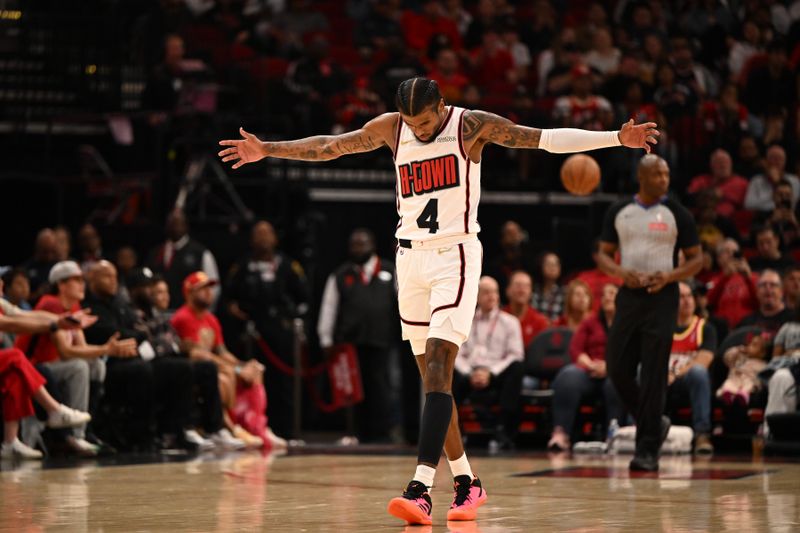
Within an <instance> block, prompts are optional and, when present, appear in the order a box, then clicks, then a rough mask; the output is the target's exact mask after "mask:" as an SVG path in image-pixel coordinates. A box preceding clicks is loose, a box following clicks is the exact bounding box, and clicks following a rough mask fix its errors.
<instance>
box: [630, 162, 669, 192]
mask: <svg viewBox="0 0 800 533" xmlns="http://www.w3.org/2000/svg"><path fill="white" fill-rule="evenodd" d="M636 177H637V179H638V180H639V193H640V194H645V195H647V196H648V197H652V198H653V199H655V198H660V197H661V196H664V195H665V194H667V192H668V191H669V165H667V162H666V161H665V160H664V158H662V157H661V156H657V155H655V154H647V155H645V156H644V157H643V158H641V159H640V160H639V166H638V167H637V172H636Z"/></svg>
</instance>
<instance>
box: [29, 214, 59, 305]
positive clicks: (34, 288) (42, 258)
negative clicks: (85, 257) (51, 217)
mask: <svg viewBox="0 0 800 533" xmlns="http://www.w3.org/2000/svg"><path fill="white" fill-rule="evenodd" d="M56 257H58V246H57V243H56V236H55V233H54V232H53V230H51V229H50V228H44V229H42V230H40V231H39V233H37V234H36V244H35V245H34V248H33V257H32V258H31V259H29V260H28V261H26V262H25V263H24V264H23V265H22V268H23V269H24V270H25V273H26V274H27V275H28V280H29V281H30V285H31V302H34V303H35V302H36V301H37V300H38V299H39V297H41V296H42V294H44V293H45V292H47V289H48V286H47V276H48V274H49V273H50V269H51V268H53V265H54V264H55V263H56Z"/></svg>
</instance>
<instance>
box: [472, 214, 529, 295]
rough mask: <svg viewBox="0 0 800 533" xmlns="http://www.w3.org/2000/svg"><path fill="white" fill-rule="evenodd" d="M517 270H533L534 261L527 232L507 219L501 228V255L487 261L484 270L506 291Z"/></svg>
mask: <svg viewBox="0 0 800 533" xmlns="http://www.w3.org/2000/svg"><path fill="white" fill-rule="evenodd" d="M517 270H524V271H525V272H533V270H534V261H533V257H532V255H531V253H530V250H529V248H528V234H527V232H526V231H525V230H523V229H522V226H520V225H519V224H517V223H516V222H514V221H513V220H507V221H506V222H505V223H504V224H503V226H502V227H501V229H500V255H498V256H497V257H495V258H493V259H491V260H489V261H487V263H486V265H485V267H484V272H486V275H487V276H490V277H492V278H493V279H495V280H496V281H497V283H498V285H499V286H500V290H501V291H505V290H506V287H507V286H508V278H509V277H510V276H511V274H512V273H513V272H516V271H517Z"/></svg>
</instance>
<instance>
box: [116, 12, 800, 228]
mask: <svg viewBox="0 0 800 533" xmlns="http://www.w3.org/2000/svg"><path fill="white" fill-rule="evenodd" d="M799 18H800V4H798V2H790V1H783V2H763V1H747V2H736V3H725V2H717V1H711V2H700V1H690V0H685V1H679V2H666V1H663V0H647V1H645V0H641V1H639V0H637V1H634V0H619V1H609V2H599V1H595V2H591V1H586V2H569V3H562V2H553V1H548V0H531V1H523V2H508V1H506V0H479V1H463V0H447V1H445V0H423V1H413V2H412V1H406V2H403V1H401V0H389V1H386V2H383V1H381V2H377V1H372V0H349V1H347V2H345V3H344V6H343V5H342V3H341V2H332V1H319V2H310V1H308V0H291V1H274V2H273V1H271V2H258V1H254V0H239V1H225V2H222V1H214V0H208V1H202V2H200V1H189V0H185V1H184V0H163V1H162V2H160V5H159V6H158V7H156V8H153V10H152V11H149V12H146V13H143V14H142V15H141V16H140V17H139V18H138V19H137V20H136V22H135V23H134V24H132V25H131V30H130V31H131V32H132V33H133V35H134V39H133V42H134V43H141V44H139V45H136V46H134V50H133V52H134V55H135V57H136V58H138V60H139V61H140V62H142V63H143V64H144V66H145V67H146V68H147V69H148V71H149V72H151V74H150V77H149V80H150V81H149V82H148V84H147V89H146V90H145V93H144V99H143V106H144V107H145V108H146V109H149V110H161V111H172V110H175V109H176V106H177V107H179V108H180V107H181V106H183V108H185V107H186V105H187V104H188V105H200V106H201V107H202V104H198V103H197V101H198V100H202V99H197V98H195V99H192V98H190V97H189V95H188V94H187V93H191V94H196V92H197V91H196V90H190V89H188V88H190V87H193V86H196V84H195V83H194V82H193V80H196V79H197V77H198V72H204V73H205V74H204V76H208V77H211V78H212V79H214V80H216V81H217V82H219V83H220V84H221V85H222V86H225V87H228V89H227V90H233V91H234V92H236V93H237V94H239V95H240V96H243V97H242V98H238V99H230V100H231V104H230V106H229V107H230V108H231V109H232V108H236V107H237V106H238V111H241V112H243V113H244V117H245V118H246V119H248V120H254V119H255V118H256V117H257V118H258V121H259V123H258V125H257V128H259V127H262V126H263V124H267V125H268V130H267V131H266V134H267V135H270V136H274V137H279V138H287V137H290V138H291V137H298V136H304V135H312V134H320V133H330V132H340V131H343V130H349V129H352V128H356V127H358V126H360V125H361V124H362V123H363V122H364V121H365V120H367V119H369V118H371V117H373V116H375V115H376V114H379V113H381V112H384V111H387V110H388V111H391V110H393V108H394V104H393V98H394V92H395V88H396V87H397V85H398V83H399V82H400V81H402V80H404V79H407V78H410V77H413V76H428V77H431V78H433V79H435V80H437V81H438V82H439V85H440V88H441V90H442V93H443V94H444V95H445V98H446V99H447V101H448V102H449V103H452V104H456V105H461V106H465V107H479V108H483V109H486V110H489V111H493V112H496V113H499V114H501V115H504V116H507V117H509V118H511V119H512V120H515V121H518V122H520V123H523V124H529V125H535V126H539V127H557V126H571V127H580V128H587V129H594V130H603V129H609V128H612V127H613V126H614V125H615V124H616V125H618V124H620V123H622V122H625V121H627V120H628V119H630V118H634V119H635V120H637V121H645V120H653V121H655V122H657V123H658V124H659V126H660V129H661V131H662V135H661V137H660V140H659V145H658V146H657V147H656V150H657V152H658V153H659V154H660V155H662V156H663V157H664V158H665V159H667V161H668V162H669V164H670V168H672V169H673V174H674V180H675V182H676V185H677V186H678V189H679V190H680V191H681V193H682V192H683V191H684V189H686V187H687V186H690V183H689V182H690V177H691V176H692V175H694V174H697V173H700V172H702V171H703V170H704V169H705V167H706V162H707V161H708V159H707V158H708V156H709V155H711V154H712V152H713V153H714V156H713V157H712V164H711V169H710V171H709V172H708V174H707V175H706V176H705V177H704V178H697V179H695V180H692V183H691V186H690V187H689V189H688V191H689V192H690V193H691V192H692V191H694V190H699V189H700V188H704V187H706V185H708V184H713V186H714V187H713V188H714V189H715V190H716V191H718V193H719V194H718V196H719V198H718V204H717V207H718V211H719V212H720V213H721V214H722V215H730V214H731V213H733V211H732V210H734V209H736V208H737V207H741V206H742V204H743V201H745V197H746V202H745V203H746V205H747V208H748V209H751V210H767V211H770V210H772V206H771V198H772V194H771V190H772V189H773V188H774V186H775V184H777V183H779V182H780V181H781V176H782V175H783V174H784V173H786V174H788V175H790V176H791V175H796V174H797V164H798V162H799V160H798V158H797V156H796V154H797V153H798V150H797V147H798V139H800V129H799V128H800V120H799V118H798V117H799V116H800V115H798V113H800V107H799V106H798V93H800V76H798V75H797V72H798V69H797V66H798V62H800V24H798V19H799ZM137 36H138V38H137ZM145 36H146V37H147V39H145V38H144V37H145ZM162 42H163V43H165V47H164V51H163V52H162V50H159V49H158V48H157V47H154V46H155V45H154V44H153V43H162ZM157 58H158V59H157ZM188 58H191V59H188ZM192 102H194V104H193V103H192ZM231 109H228V108H226V110H231ZM262 122H263V124H262ZM773 147H782V148H783V151H784V152H783V155H781V154H779V153H778V150H777V149H774V148H773ZM718 149H719V150H721V151H716V152H715V150H718ZM621 154H622V153H621V152H608V153H604V152H600V153H598V154H596V156H597V157H598V159H600V160H601V162H602V166H603V169H604V176H605V178H606V179H604V187H606V188H607V189H609V190H615V189H626V190H627V189H629V188H633V187H632V186H633V185H634V182H633V179H632V176H633V167H634V163H635V161H632V160H630V159H629V158H628V156H627V155H621ZM492 156H493V157H492V161H494V163H493V162H492V161H490V164H499V165H500V166H499V167H497V168H503V170H504V171H505V172H503V175H504V176H509V175H510V176H516V177H517V179H518V183H519V182H522V183H525V182H526V181H529V180H531V179H533V178H535V177H536V174H537V171H536V170H534V169H537V170H538V171H539V172H538V173H541V170H542V167H541V166H534V165H532V162H533V161H534V159H533V158H535V157H538V156H539V154H532V153H530V152H525V153H511V152H504V151H501V150H497V153H496V154H495V153H493V154H492ZM498 162H502V164H501V163H498ZM351 164H353V165H358V164H359V162H358V161H354V162H351ZM506 179H507V178H506V177H504V178H502V180H503V181H505V180H506ZM786 179H788V180H789V181H790V183H792V193H793V204H794V202H796V199H797V196H798V193H800V190H799V189H798V184H797V182H796V181H794V182H792V180H791V177H788V176H786ZM747 180H750V181H751V183H752V184H751V185H750V186H749V187H748V183H747ZM512 181H513V180H512ZM770 184H772V185H770ZM548 185H549V186H555V184H553V183H549V184H548Z"/></svg>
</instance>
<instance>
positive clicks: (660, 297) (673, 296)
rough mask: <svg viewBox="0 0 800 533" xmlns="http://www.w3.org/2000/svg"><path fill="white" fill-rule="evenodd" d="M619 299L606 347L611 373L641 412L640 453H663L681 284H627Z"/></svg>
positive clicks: (638, 417) (638, 420)
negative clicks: (654, 288) (649, 287)
mask: <svg viewBox="0 0 800 533" xmlns="http://www.w3.org/2000/svg"><path fill="white" fill-rule="evenodd" d="M616 305H617V310H616V313H615V314H614V323H613V324H612V325H611V328H610V330H609V332H608V346H607V349H606V366H607V368H608V375H609V377H610V378H611V381H612V382H613V383H614V387H615V388H616V389H617V392H618V393H619V396H620V398H621V399H622V401H623V403H624V404H625V407H626V408H627V409H628V412H629V413H631V414H632V415H633V416H634V417H635V418H636V453H637V455H649V454H653V455H657V454H658V452H659V450H660V447H661V415H662V414H663V413H664V404H665V402H666V392H667V369H668V365H669V354H670V351H671V349H672V334H673V332H674V331H675V324H676V323H677V320H678V284H677V283H671V284H669V285H667V286H666V287H664V288H663V289H661V290H660V291H659V292H657V293H655V294H649V293H648V292H647V291H646V290H645V289H628V288H626V287H623V288H621V289H620V291H619V293H618V294H617V303H616ZM640 364H641V370H640V371H639V381H638V383H637V379H636V376H637V369H638V368H639V365H640Z"/></svg>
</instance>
